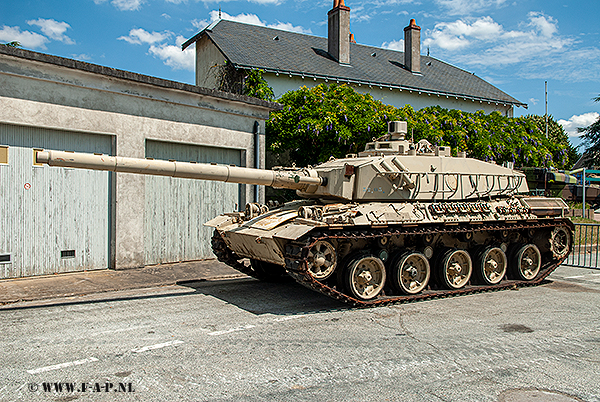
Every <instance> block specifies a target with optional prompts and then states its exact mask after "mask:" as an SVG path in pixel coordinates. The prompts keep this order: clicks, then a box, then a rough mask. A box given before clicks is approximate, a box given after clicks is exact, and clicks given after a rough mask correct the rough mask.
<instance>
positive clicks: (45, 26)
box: [27, 18, 75, 45]
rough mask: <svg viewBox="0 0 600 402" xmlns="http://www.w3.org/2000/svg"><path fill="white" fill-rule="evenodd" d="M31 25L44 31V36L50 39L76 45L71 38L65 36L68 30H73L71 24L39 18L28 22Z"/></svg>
mask: <svg viewBox="0 0 600 402" xmlns="http://www.w3.org/2000/svg"><path fill="white" fill-rule="evenodd" d="M27 23H28V24H29V25H37V26H39V27H40V28H41V29H42V32H43V33H44V35H46V36H48V37H49V38H50V39H54V40H58V41H61V42H63V43H66V44H67V45H73V44H75V41H73V39H71V38H69V37H68V36H67V35H65V32H66V31H67V29H69V28H71V26H70V25H69V24H67V23H66V22H58V21H55V20H46V19H43V18H38V19H37V20H31V21H27Z"/></svg>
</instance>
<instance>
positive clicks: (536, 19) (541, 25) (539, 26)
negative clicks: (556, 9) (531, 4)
mask: <svg viewBox="0 0 600 402" xmlns="http://www.w3.org/2000/svg"><path fill="white" fill-rule="evenodd" d="M529 25H530V26H532V27H534V28H535V29H536V30H537V31H538V32H539V33H540V34H541V35H542V36H545V37H546V38H550V37H552V35H554V34H555V33H556V32H557V31H558V27H557V22H556V20H555V19H554V18H552V17H546V16H545V15H543V14H542V13H536V12H530V13H529Z"/></svg>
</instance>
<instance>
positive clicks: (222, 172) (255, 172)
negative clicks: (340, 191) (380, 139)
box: [36, 150, 325, 192]
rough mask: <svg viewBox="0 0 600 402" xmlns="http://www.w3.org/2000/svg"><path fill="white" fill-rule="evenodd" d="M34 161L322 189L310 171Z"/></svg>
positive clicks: (70, 158) (60, 156)
mask: <svg viewBox="0 0 600 402" xmlns="http://www.w3.org/2000/svg"><path fill="white" fill-rule="evenodd" d="M36 161H37V162H38V163H44V164H47V165H50V166H62V167H71V168H81V169H91V170H104V171H111V172H121V173H138V174H147V175H155V176H171V177H182V178H188V179H198V180H213V181H223V182H229V183H239V184H255V185H263V186H271V187H278V188H288V189H292V190H301V191H304V192H314V191H315V190H316V188H317V187H318V186H322V185H325V183H324V181H325V180H324V178H322V177H319V175H318V174H317V172H315V171H314V170H311V169H295V170H262V169H251V168H243V167H238V166H227V165H217V164H207V163H194V162H175V161H163V160H153V159H138V158H127V157H122V156H108V155H98V154H86V153H77V152H63V151H47V150H44V151H38V152H37V153H36Z"/></svg>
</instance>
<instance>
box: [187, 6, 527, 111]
mask: <svg viewBox="0 0 600 402" xmlns="http://www.w3.org/2000/svg"><path fill="white" fill-rule="evenodd" d="M420 39H421V28H420V27H419V26H417V24H416V22H415V20H414V19H413V20H411V21H410V23H409V25H408V26H407V27H406V28H404V52H400V51H395V50H390V49H383V48H377V47H373V46H365V45H360V44H358V43H356V42H355V41H354V35H352V34H351V33H350V8H349V7H347V6H346V5H345V4H344V0H334V4H333V8H332V9H331V10H330V11H329V13H328V37H327V38H321V37H317V36H312V35H306V34H300V33H294V32H287V31H282V30H277V29H273V28H266V27H261V26H256V25H249V24H244V23H240V22H234V21H227V20H218V21H215V22H214V23H212V24H211V25H209V26H208V27H206V28H205V29H203V30H202V31H201V32H199V33H198V34H196V35H195V36H194V37H192V38H190V39H189V40H188V41H187V42H185V43H184V44H183V45H182V48H183V49H186V48H187V47H188V46H190V45H192V44H193V43H195V44H196V85H198V86H201V87H207V88H217V89H225V90H229V91H231V92H237V91H240V90H241V88H242V85H243V79H244V76H245V74H246V71H248V70H251V69H261V70H263V71H264V74H263V77H264V78H265V79H266V80H267V82H268V83H269V85H270V86H271V87H272V88H273V90H274V93H275V96H276V97H279V96H281V95H282V94H284V93H285V92H287V91H290V90H295V89H298V88H300V87H302V86H307V87H312V86H316V85H318V84H320V83H346V84H349V85H351V86H352V87H353V88H354V89H355V90H357V91H358V92H368V93H370V94H371V95H372V96H373V97H374V98H375V99H379V100H381V101H382V102H384V103H387V104H391V105H394V106H396V107H402V106H404V105H406V104H410V105H412V107H413V108H414V109H421V108H423V107H426V106H432V105H440V106H442V107H444V108H448V109H459V110H463V111H468V112H475V111H478V110H483V111H484V112H485V113H491V112H493V111H499V112H501V113H502V114H503V115H505V116H512V115H513V109H514V107H515V106H517V107H518V106H522V107H525V108H527V104H525V103H522V102H520V101H518V100H517V99H515V98H513V97H511V96H510V95H508V94H506V93H505V92H503V91H501V90H500V89H498V88H496V87H495V86H493V85H492V84H490V83H488V82H486V81H485V80H483V79H481V78H479V77H477V76H476V75H474V74H473V73H469V72H467V71H465V70H462V69H460V68H457V67H455V66H453V65H451V64H448V63H446V62H444V61H441V60H439V59H436V58H434V57H430V56H424V55H421V43H420Z"/></svg>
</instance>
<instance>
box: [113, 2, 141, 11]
mask: <svg viewBox="0 0 600 402" xmlns="http://www.w3.org/2000/svg"><path fill="white" fill-rule="evenodd" d="M143 3H144V2H143V0H113V1H112V2H111V4H112V5H113V6H115V7H116V8H118V9H119V10H121V11H137V10H139V9H140V8H141V7H142V4H143Z"/></svg>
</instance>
